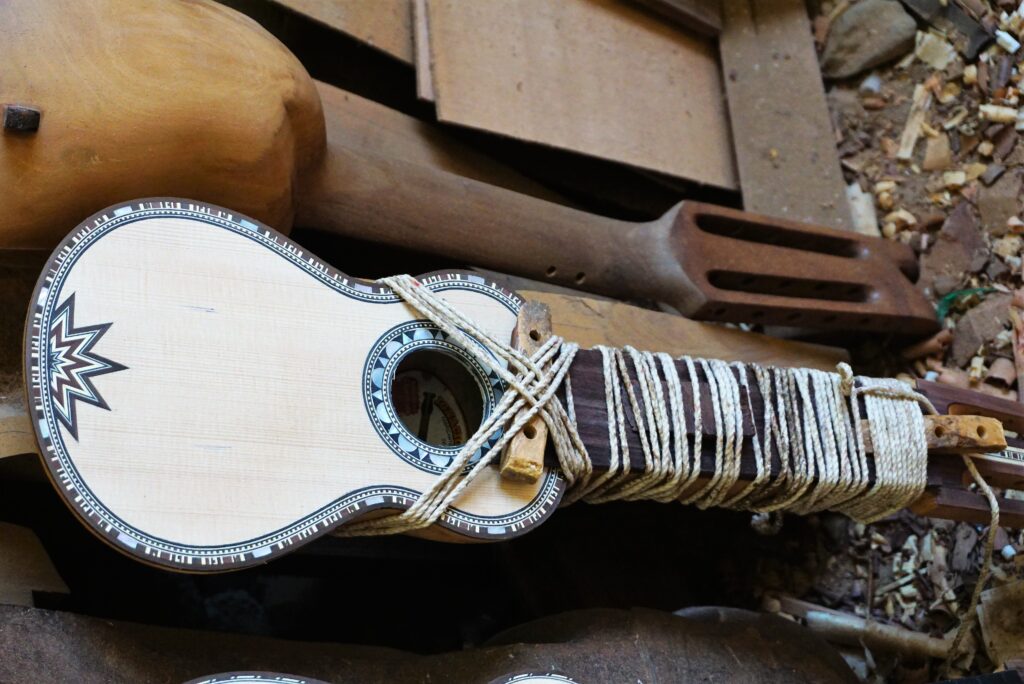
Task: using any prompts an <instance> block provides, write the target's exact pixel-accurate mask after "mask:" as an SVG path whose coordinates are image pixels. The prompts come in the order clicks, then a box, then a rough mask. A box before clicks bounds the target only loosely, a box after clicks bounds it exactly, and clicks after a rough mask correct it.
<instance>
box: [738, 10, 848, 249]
mask: <svg viewBox="0 0 1024 684" xmlns="http://www.w3.org/2000/svg"><path fill="white" fill-rule="evenodd" d="M720 47H721V56H722V70H723V72H724V74H725V89H726V93H727V95H728V102H729V116H730V118H731V120H732V135H733V140H735V145H736V161H737V165H738V167H739V179H740V187H741V188H742V191H743V206H744V208H745V209H747V211H753V212H757V213H761V214H768V215H770V216H777V217H780V218H788V219H792V220H794V221H805V222H809V223H818V224H821V225H824V226H830V227H832V228H844V229H849V230H853V225H854V224H853V219H852V217H851V215H850V209H849V206H848V204H847V201H846V194H845V187H846V185H845V183H844V182H843V175H842V171H841V169H840V167H839V157H838V155H837V154H836V145H835V137H834V133H833V130H832V121H831V118H830V117H829V112H828V105H827V103H826V102H825V89H824V85H823V84H822V81H821V72H820V71H819V69H818V57H817V55H816V54H815V51H814V42H813V38H812V36H811V28H810V22H809V20H808V18H807V9H806V7H805V5H804V2H803V0H745V1H743V2H726V3H723V7H722V34H721V37H720Z"/></svg>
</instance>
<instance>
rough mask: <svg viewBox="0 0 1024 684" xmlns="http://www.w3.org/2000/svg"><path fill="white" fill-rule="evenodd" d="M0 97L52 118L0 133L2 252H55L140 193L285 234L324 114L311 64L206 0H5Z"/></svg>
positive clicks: (0, 11)
mask: <svg viewBox="0 0 1024 684" xmlns="http://www.w3.org/2000/svg"><path fill="white" fill-rule="evenodd" d="M0 26H2V27H3V51H4V60H5V63H6V64H7V67H6V68H5V69H4V73H3V79H0V105H6V104H17V105H22V106H26V107H31V108H33V109H35V110H37V111H39V112H40V113H41V118H40V121H39V128H38V130H37V131H35V132H22V133H19V132H11V131H3V132H2V133H0V138H2V141H3V143H2V144H0V185H2V187H3V188H4V191H3V192H2V193H0V211H2V212H3V215H4V216H5V219H4V224H3V227H2V229H0V247H3V248H45V249H52V248H53V246H54V245H56V244H57V242H59V241H60V240H61V238H63V237H64V235H65V234H67V231H68V229H69V228H71V227H72V226H75V225H78V224H79V222H81V220H82V219H83V218H84V217H86V216H89V215H90V214H93V213H94V212H96V211H98V210H99V209H102V208H103V207H106V206H109V205H112V204H115V203H118V202H125V201H127V200H130V199H134V198H136V197H147V196H152V195H178V196H185V197H195V198H198V199H200V200H205V201H209V202H215V203H218V204H221V205H224V206H229V207H234V208H236V209H238V210H239V211H243V212H245V213H246V214H247V215H249V216H255V217H256V218H258V219H259V220H261V221H265V222H267V223H269V224H270V225H273V226H277V227H278V228H280V229H282V230H286V231H287V230H288V229H290V228H291V225H292V217H293V213H294V209H295V207H294V197H295V195H296V184H297V181H298V178H299V177H300V176H301V175H303V173H304V172H307V171H308V169H310V168H315V167H316V166H318V165H319V162H320V161H321V157H322V155H323V149H324V144H325V143H324V140H325V133H324V117H323V112H322V110H321V107H320V99H319V97H318V96H317V92H316V88H315V86H314V84H313V80H312V79H311V78H310V77H309V75H308V74H307V73H306V71H305V69H303V67H302V65H301V64H300V63H299V60H298V59H296V58H295V56H294V55H292V53H291V52H289V51H288V49H287V48H285V46H284V45H282V44H281V43H280V42H279V41H277V40H276V39H275V38H274V37H273V36H271V35H270V34H269V33H267V32H266V31H264V30H263V29H262V28H261V27H260V26H259V25H258V24H257V23H256V22H254V21H253V20H251V19H249V18H248V17H246V16H245V15H243V14H240V13H238V12H236V11H234V10H232V9H230V8H228V7H225V6H223V5H220V4H217V3H215V2H209V1H207V0H193V1H190V2H179V1H177V0H176V1H173V2H167V1H166V0H82V1H81V2H57V1H54V0H9V1H7V2H3V3H0Z"/></svg>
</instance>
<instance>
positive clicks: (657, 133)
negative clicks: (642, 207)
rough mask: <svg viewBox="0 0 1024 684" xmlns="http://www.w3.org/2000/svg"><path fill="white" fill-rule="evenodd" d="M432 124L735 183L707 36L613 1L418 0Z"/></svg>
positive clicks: (719, 182)
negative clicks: (432, 98)
mask: <svg viewBox="0 0 1024 684" xmlns="http://www.w3.org/2000/svg"><path fill="white" fill-rule="evenodd" d="M427 21H428V25H429V29H430V30H429V39H430V58H431V62H432V64H433V85H434V93H435V95H436V97H437V114H438V118H439V119H440V120H441V121H445V122H449V123H455V124H461V125H464V126H469V127H472V128H478V129H482V130H486V131H490V132H493V133H499V134H502V135H507V136H511V137H513V138H517V139H521V140H527V141H531V142H537V143H542V144H545V145H551V146H553V147H557V148H561V149H567V150H573V151H576V152H581V153H583V154H588V155H592V156H595V157H601V158H603V159H610V160H613V161H617V162H622V163H625V164H629V165H631V166H635V167H638V168H643V169H649V170H652V171H658V172H661V173H665V174H668V175H670V176H676V177H680V178H685V179H689V180H694V181H698V182H702V183H708V184H711V185H715V186H719V187H723V188H735V187H736V183H737V181H736V174H735V171H734V168H733V160H732V147H731V145H732V143H731V141H730V134H729V127H728V120H727V117H726V111H725V104H724V102H723V95H722V79H721V74H720V70H719V66H718V61H717V59H716V55H715V46H714V44H713V42H712V41H711V40H709V39H706V38H701V37H699V36H696V35H694V34H689V33H687V32H685V31H684V30H682V29H680V28H677V27H676V26H673V25H671V24H670V23H667V22H663V21H661V20H659V18H658V17H657V15H655V14H652V13H650V12H647V11H645V10H643V9H641V8H638V7H636V6H635V5H633V4H632V3H626V2H617V1H615V0H560V1H559V2H551V1H550V0H514V1H512V0H510V1H508V2H476V1H474V0H428V1H427Z"/></svg>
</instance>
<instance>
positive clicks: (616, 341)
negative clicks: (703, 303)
mask: <svg viewBox="0 0 1024 684" xmlns="http://www.w3.org/2000/svg"><path fill="white" fill-rule="evenodd" d="M519 294H520V295H522V296H523V297H525V298H526V299H532V300H536V301H540V302H543V303H544V304H547V305H548V307H550V309H551V329H552V331H553V332H554V333H555V334H556V335H561V336H562V337H564V338H565V339H567V340H571V341H573V342H576V343H578V344H579V345H580V346H581V347H594V346H596V345H599V344H603V345H608V346H612V347H624V346H626V345H627V344H628V345H632V346H634V347H636V348H638V349H644V350H647V351H663V352H667V353H669V354H672V355H673V356H682V355H684V354H688V355H690V356H699V357H706V358H714V359H725V360H727V361H746V362H749V363H761V364H767V365H775V366H792V367H798V366H799V367H804V368H818V369H821V370H827V371H832V370H835V367H836V364H837V363H839V362H840V361H846V360H848V359H849V356H848V355H847V353H846V351H845V350H843V349H838V348H836V347H826V346H824V345H819V344H809V343H807V342H793V341H790V340H782V339H777V338H774V337H768V336H767V335H761V334H758V333H751V332H744V331H742V330H737V329H736V328H726V327H724V326H721V325H715V324H714V323H698V322H697V321H691V320H689V319H687V318H683V317H681V316H673V315H671V314H665V313H659V312H657V311H648V310H647V309H641V308H639V307H635V306H630V305H628V304H620V303H618V302H613V301H602V300H597V299H591V298H589V297H571V296H567V295H562V294H555V293H551V292H539V291H523V290H521V291H520V292H519Z"/></svg>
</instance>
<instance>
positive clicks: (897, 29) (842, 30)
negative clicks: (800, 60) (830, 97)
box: [821, 0, 917, 78]
mask: <svg viewBox="0 0 1024 684" xmlns="http://www.w3.org/2000/svg"><path fill="white" fill-rule="evenodd" d="M916 35H917V23H916V22H915V21H914V20H913V18H911V16H910V15H909V14H907V13H906V11H905V10H904V9H903V7H902V6H901V5H900V3H899V2H896V0H861V2H858V3H856V4H855V5H853V6H852V7H850V9H848V10H846V11H845V12H843V13H842V14H841V15H839V17H838V18H837V19H836V20H835V21H834V22H833V23H832V29H831V30H830V31H829V34H828V40H827V41H826V42H825V51H824V53H823V54H822V60H821V66H822V73H823V74H824V75H825V77H826V78H849V77H850V76H856V75H857V74H859V73H862V72H864V71H867V70H868V69H870V68H871V67H874V66H878V65H879V64H884V63H885V62H890V61H892V60H894V59H898V58H899V57H902V56H903V55H905V54H907V53H908V52H910V51H911V50H912V49H913V48H914V38H915V36H916Z"/></svg>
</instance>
